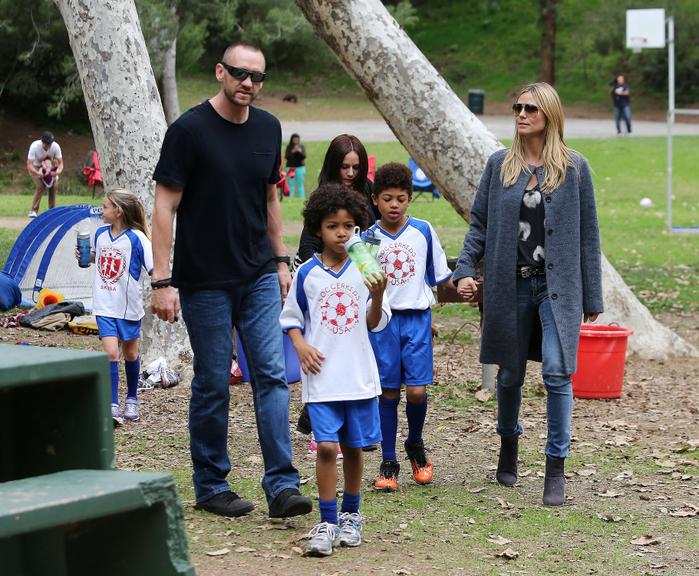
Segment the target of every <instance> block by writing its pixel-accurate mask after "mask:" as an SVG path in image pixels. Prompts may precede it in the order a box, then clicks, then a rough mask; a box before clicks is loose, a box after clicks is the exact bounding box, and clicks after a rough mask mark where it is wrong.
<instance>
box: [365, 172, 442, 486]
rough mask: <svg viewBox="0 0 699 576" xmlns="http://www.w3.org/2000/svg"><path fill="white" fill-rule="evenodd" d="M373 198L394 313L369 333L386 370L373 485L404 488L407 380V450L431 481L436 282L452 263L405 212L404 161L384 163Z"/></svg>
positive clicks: (417, 472)
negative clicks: (399, 439) (428, 437)
mask: <svg viewBox="0 0 699 576" xmlns="http://www.w3.org/2000/svg"><path fill="white" fill-rule="evenodd" d="M373 200H374V204H376V206H378V208H379V211H380V212H381V219H380V220H379V221H377V222H376V224H374V225H373V226H372V227H371V228H370V229H369V230H370V231H372V232H373V234H374V235H375V236H376V237H377V238H379V239H380V240H381V246H380V248H379V256H378V259H379V263H380V264H381V268H382V269H383V271H384V272H385V273H386V276H387V277H388V286H387V288H386V292H387V294H388V298H389V301H390V303H391V312H392V319H391V322H390V323H389V325H388V327H387V328H386V329H385V330H383V331H381V332H375V333H372V334H370V335H369V338H370V340H371V344H372V347H373V348H374V353H375V355H376V361H377V363H378V365H379V373H380V375H381V390H382V392H381V396H380V397H379V412H380V414H381V434H382V437H383V440H382V442H381V447H382V451H383V455H382V458H383V461H382V463H381V468H380V471H379V476H378V478H377V479H376V481H375V483H374V486H375V488H376V489H378V490H384V491H388V492H390V491H393V490H396V489H397V488H398V472H399V470H400V465H399V464H398V461H397V459H396V433H397V428H398V404H399V403H400V390H401V386H402V385H405V388H406V399H407V402H406V407H405V412H406V415H407V419H408V438H407V439H406V441H405V451H406V453H407V455H408V459H409V460H410V464H411V466H412V472H413V479H414V480H415V482H417V483H418V484H427V483H428V482H431V481H432V475H433V470H432V463H431V462H430V461H429V460H428V459H427V456H426V455H425V447H424V443H423V440H422V430H423V427H424V424H425V417H426V415H427V390H426V386H428V385H429V384H431V383H432V381H433V378H434V373H433V367H432V312H431V310H430V308H431V306H432V305H434V304H435V298H434V294H433V293H432V288H433V287H435V286H437V284H441V283H442V282H445V281H447V280H448V279H449V278H450V277H451V271H450V270H449V267H448V266H447V258H446V256H445V254H444V250H442V246H441V244H440V242H439V238H438V237H437V234H436V233H435V231H434V229H433V228H432V226H431V225H430V223H429V222H426V221H425V220H418V219H417V218H414V217H412V216H408V215H407V214H406V210H407V209H408V205H409V204H410V201H411V200H412V174H411V172H410V169H409V168H408V167H407V166H404V165H403V164H397V163H394V162H392V163H389V164H385V165H384V166H382V167H381V168H379V170H378V171H377V172H376V178H375V181H374V194H373Z"/></svg>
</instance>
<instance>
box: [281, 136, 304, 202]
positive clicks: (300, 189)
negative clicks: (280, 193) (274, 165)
mask: <svg viewBox="0 0 699 576" xmlns="http://www.w3.org/2000/svg"><path fill="white" fill-rule="evenodd" d="M284 159H285V160H286V176H287V179H288V181H289V190H290V191H289V197H290V198H293V197H294V196H295V195H298V197H299V198H305V196H306V191H305V189H304V181H305V179H306V148H305V146H304V145H303V144H301V136H299V135H298V134H292V135H291V138H290V139H289V143H288V144H287V146H286V150H285V152H284Z"/></svg>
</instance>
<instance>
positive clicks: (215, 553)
mask: <svg viewBox="0 0 699 576" xmlns="http://www.w3.org/2000/svg"><path fill="white" fill-rule="evenodd" d="M229 552H230V550H229V549H228V548H221V549H220V550H212V551H211V552H207V553H206V555H207V556H225V555H226V554H228V553H229Z"/></svg>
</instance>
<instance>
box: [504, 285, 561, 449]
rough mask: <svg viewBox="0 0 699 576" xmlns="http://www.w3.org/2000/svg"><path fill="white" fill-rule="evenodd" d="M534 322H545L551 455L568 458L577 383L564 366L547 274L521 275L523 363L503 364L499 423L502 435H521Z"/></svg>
mask: <svg viewBox="0 0 699 576" xmlns="http://www.w3.org/2000/svg"><path fill="white" fill-rule="evenodd" d="M534 322H541V329H542V333H543V340H542V343H541V355H542V360H543V363H542V369H541V371H542V376H543V379H544V385H545V386H546V416H547V421H548V436H547V440H546V449H545V452H546V454H547V455H548V456H553V457H556V458H566V457H567V456H568V452H569V448H570V426H571V418H572V415H573V383H572V380H571V377H570V374H567V373H566V372H565V371H564V369H563V350H562V348H561V343H560V340H559V338H558V332H557V330H556V322H555V320H554V317H553V311H552V310H551V302H550V300H549V296H548V291H547V288H546V276H532V277H530V278H517V335H516V337H517V341H516V344H517V347H518V351H519V359H520V362H519V366H518V367H517V368H516V369H514V370H512V369H506V368H502V367H501V368H500V370H499V371H498V376H497V400H498V427H497V431H498V434H500V436H503V437H505V438H509V437H511V436H519V435H520V434H521V433H522V426H521V425H520V423H519V409H520V406H521V404H522V384H524V375H525V372H526V369H527V352H528V350H529V340H530V338H531V335H532V334H531V333H532V327H533V326H534Z"/></svg>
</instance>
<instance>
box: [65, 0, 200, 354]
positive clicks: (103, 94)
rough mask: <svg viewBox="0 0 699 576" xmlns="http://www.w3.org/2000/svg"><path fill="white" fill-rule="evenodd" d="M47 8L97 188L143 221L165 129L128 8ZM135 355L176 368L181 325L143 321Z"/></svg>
mask: <svg viewBox="0 0 699 576" xmlns="http://www.w3.org/2000/svg"><path fill="white" fill-rule="evenodd" d="M54 2H55V4H56V5H57V6H58V9H59V10H60V12H61V15H62V16H63V20H64V22H65V25H66V28H67V30H68V37H69V40H70V46H71V48H72V50H73V56H74V57H75V62H76V64H77V67H78V73H79V74H80V82H81V83H82V88H83V94H84V96H85V105H86V106H87V111H88V114H89V117H90V124H91V126H92V134H93V136H94V138H95V145H96V147H97V151H98V153H99V155H100V165H101V167H102V172H103V175H104V181H105V185H106V187H107V188H114V187H120V188H126V189H128V190H131V191H132V192H135V193H136V194H138V196H139V197H140V198H141V201H142V202H143V204H144V206H145V207H146V212H147V213H148V218H149V219H150V215H151V212H152V209H153V179H152V176H153V169H154V167H155V163H156V162H157V160H158V156H159V153H160V145H161V143H162V140H163V136H164V135H165V128H166V126H165V118H164V116H163V108H162V106H161V104H160V96H159V94H158V89H157V87H156V84H155V78H154V77H153V71H152V69H151V65H150V60H149V58H148V51H147V50H146V44H145V41H144V40H143V34H142V32H141V27H140V24H139V21H138V15H137V13H136V7H135V5H134V3H133V0H122V1H119V2H101V1H99V0H54ZM142 352H143V354H144V356H145V357H146V359H152V358H155V357H157V356H161V355H162V356H165V357H166V358H167V359H168V360H169V361H170V362H171V363H175V362H177V361H178V360H179V356H180V354H184V355H186V354H187V353H188V352H189V340H188V339H187V334H186V331H185V329H184V326H183V325H182V323H181V322H180V323H177V324H174V325H167V324H165V323H164V322H160V321H159V320H156V319H155V317H154V316H153V315H152V314H150V313H148V314H146V317H145V318H144V324H143V346H142ZM185 357H186V356H185Z"/></svg>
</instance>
